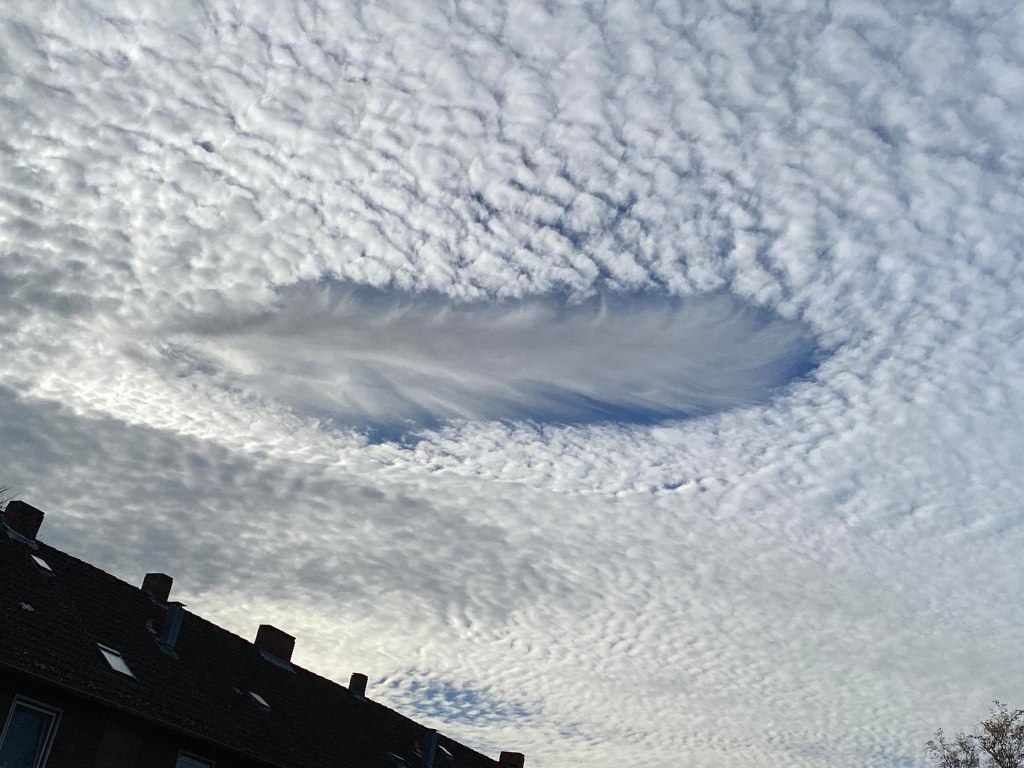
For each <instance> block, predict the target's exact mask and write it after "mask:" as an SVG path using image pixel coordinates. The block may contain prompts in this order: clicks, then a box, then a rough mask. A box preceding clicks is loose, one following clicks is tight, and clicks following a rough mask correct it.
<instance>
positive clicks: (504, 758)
mask: <svg viewBox="0 0 1024 768" xmlns="http://www.w3.org/2000/svg"><path fill="white" fill-rule="evenodd" d="M498 765H500V766H503V768H523V766H525V765H526V755H524V754H523V753H522V752H502V753H501V756H500V757H499V758H498Z"/></svg>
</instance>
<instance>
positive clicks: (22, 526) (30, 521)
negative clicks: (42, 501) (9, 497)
mask: <svg viewBox="0 0 1024 768" xmlns="http://www.w3.org/2000/svg"><path fill="white" fill-rule="evenodd" d="M3 518H4V522H5V523H7V527H8V528H10V529H11V530H12V531H14V532H15V533H17V534H19V535H21V536H24V537H25V538H26V539H31V540H32V541H35V538H36V534H38V533H39V526H41V525H42V524H43V511H42V510H41V509H36V508H35V507H33V506H32V505H31V504H26V503H25V502H24V501H19V500H18V499H14V500H13V501H9V502H7V509H5V510H4V515H3Z"/></svg>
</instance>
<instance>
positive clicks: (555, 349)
mask: <svg viewBox="0 0 1024 768" xmlns="http://www.w3.org/2000/svg"><path fill="white" fill-rule="evenodd" d="M225 326H226V327H227V330H223V328H224V327H225ZM297 338H301V339H303V343H302V344H296V343H295V340H296V339H297ZM177 342H178V345H180V344H184V345H185V347H187V348H188V355H189V356H190V357H192V358H193V359H194V360H195V361H196V365H197V366H201V367H202V369H204V370H206V371H216V372H217V374H218V375H219V376H222V377H223V379H224V381H225V382H226V383H228V385H230V386H232V387H242V388H246V389H251V390H252V391H255V392H258V393H260V394H261V395H263V396H267V397H270V398H273V399H275V400H277V401H280V402H283V403H286V404H288V405H289V406H290V407H292V408H293V409H294V411H295V412H296V413H299V414H302V415H307V416H316V417H319V418H324V419H331V420H333V421H334V422H335V423H337V424H340V425H344V426H351V427H356V428H361V429H365V430H367V431H368V432H369V433H370V434H372V435H375V436H377V437H381V436H385V437H393V436H398V435H401V434H403V433H405V432H408V431H414V430H416V429H419V428H422V427H424V426H433V425H437V424H439V423H442V422H444V421H447V420H459V419H467V420H474V419H481V420H504V419H508V420H529V421H534V422H541V423H568V424H573V423H575V424H579V423H593V422H601V421H615V422H619V423H651V422H656V421H662V420H668V419H676V418H687V417H694V416H701V415H706V414H709V413H714V412H717V411H721V410H724V409H728V408H735V407H737V406H743V405H748V404H752V403H758V402H763V401H764V400H766V399H767V398H769V397H771V396H772V395H773V394H774V393H776V392H778V391H779V389H780V388H782V387H785V386H786V385H788V384H789V383H791V382H793V381H794V380H795V379H798V378H800V377H803V376H805V375H807V374H808V373H809V372H810V371H811V370H812V369H813V367H814V365H815V362H816V359H817V352H816V347H815V345H814V340H813V337H812V335H811V334H810V332H809V331H808V329H807V328H806V327H805V326H804V325H802V324H801V323H799V322H797V321H793V320H788V319H784V318H782V317H779V316H777V315H774V314H772V313H770V312H768V311H766V310H763V309H758V308H754V307H751V306H749V305H746V304H744V303H742V302H741V301H740V300H738V299H737V298H735V297H734V296H732V295H730V294H727V293H717V294H711V295H705V296H693V297H686V298H675V297H669V296H665V295H657V294H653V293H641V294H618V293H612V294H605V295H601V296H597V297H594V298H591V299H588V300H585V301H571V300H569V299H567V298H566V297H564V296H560V297H544V298H528V299H522V300H515V301H488V302H483V301H481V302H466V303H457V302H453V301H452V300H451V299H448V298H447V297H442V296H439V295H437V294H431V293H408V292H403V291H397V290H377V289H372V288H366V287H355V286H352V285H349V284H344V283H340V282H337V281H330V280H326V281H324V280H322V281H317V282H315V283H306V284H301V285H298V286H294V287H290V288H287V289H282V290H281V292H280V295H279V302H278V304H277V306H276V308H275V309H274V310H273V311H271V312H267V313H264V314H261V315H258V316H253V317H250V318H248V319H246V320H244V321H242V322H234V323H230V324H221V329H220V330H214V325H213V324H207V323H204V324H203V327H202V328H198V327H196V328H192V329H190V330H189V331H188V332H187V333H185V334H183V336H182V337H180V338H179V339H177ZM176 348H177V349H179V350H180V346H177V345H176Z"/></svg>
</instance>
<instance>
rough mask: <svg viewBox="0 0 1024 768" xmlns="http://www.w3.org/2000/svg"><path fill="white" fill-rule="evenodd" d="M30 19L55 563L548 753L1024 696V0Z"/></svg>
mask: <svg viewBox="0 0 1024 768" xmlns="http://www.w3.org/2000/svg"><path fill="white" fill-rule="evenodd" d="M0 17H2V26H0V99H2V108H0V253H2V261H0V294H2V301H0V334H2V345H3V354H2V355H0V403H2V409H0V413H2V414H3V419H2V426H0V428H2V432H3V434H2V439H3V442H2V445H3V447H2V448H0V459H2V471H3V477H2V478H0V479H2V480H3V481H5V482H7V483H9V484H11V485H13V486H14V487H15V488H16V489H17V490H18V491H20V492H22V493H23V495H24V496H25V497H26V498H27V499H29V500H30V501H32V502H34V503H37V504H38V505H39V506H40V507H42V508H44V509H48V510H50V511H51V515H50V518H49V519H48V523H47V528H48V530H49V540H50V541H51V542H52V543H54V544H55V545H57V546H64V547H65V548H68V549H70V550H71V551H72V552H74V553H76V554H78V555H80V556H82V557H84V558H86V559H89V560H92V561H94V562H97V563H98V564H100V565H102V566H103V567H105V568H107V569H108V570H112V571H114V572H115V573H118V574H119V575H121V576H123V577H125V578H128V579H132V580H134V579H137V578H138V577H139V575H140V574H141V573H142V572H144V571H145V570H150V569H166V570H168V571H169V572H171V573H174V574H175V575H176V576H177V577H178V582H177V583H178V584H179V585H180V589H181V591H182V593H183V595H184V597H183V599H185V600H186V601H187V602H188V603H189V605H190V607H192V608H195V609H196V610H197V611H199V612H201V613H204V614H205V615H208V616H210V617H211V618H213V619H214V620H217V621H219V622H221V623H223V624H224V625H226V626H228V627H230V628H232V629H233V630H235V631H237V632H239V633H240V634H243V635H251V634H252V633H253V631H254V629H255V625H256V624H258V623H259V622H260V621H266V620H270V621H273V622H274V623H275V624H278V625H279V626H282V627H285V628H287V629H288V630H290V631H293V632H294V633H295V634H297V635H298V636H299V638H300V640H299V647H298V657H299V660H300V662H301V663H304V664H306V665H308V666H311V667H313V668H314V669H317V670H318V671H321V672H323V673H325V674H328V675H330V676H332V677H335V678H336V679H340V680H344V679H345V677H346V676H347V675H348V673H349V672H350V671H352V670H353V669H361V670H364V671H367V672H369V673H370V674H371V677H372V678H374V679H375V680H376V685H375V686H374V695H376V696H378V697H379V698H381V699H382V700H385V701H387V702H389V703H391V704H394V705H397V706H399V707H401V708H402V709H404V710H406V711H409V712H411V713H414V714H418V715H419V716H420V717H422V718H424V719H425V720H428V721H430V722H431V723H433V724H436V725H438V726H439V727H441V728H443V729H444V730H445V731H446V732H449V733H451V734H452V735H453V736H455V737H457V738H460V739H462V740H464V741H467V742H468V743H471V744H473V745H474V746H476V747H478V748H481V749H486V750H490V751H495V750H497V749H501V748H505V749H508V748H516V749H522V750H523V751H525V752H527V753H528V755H529V757H528V759H529V760H530V763H531V765H539V766H574V765H592V766H611V765H622V764H629V765H638V766H648V765H649V766H654V765H663V764H665V763H666V762H671V763H681V764H685V765H693V766H749V765H758V766H787V767H789V766H851V767H853V766H857V767H858V768H859V767H860V766H893V765H915V764H919V761H920V757H921V755H920V746H919V745H920V743H921V741H922V740H923V739H924V738H925V737H926V736H927V734H928V733H929V732H930V731H931V730H932V729H933V728H934V727H935V726H937V725H947V726H955V725H958V724H967V723H969V722H971V721H972V720H974V719H975V718H976V717H977V716H978V714H979V713H980V712H983V711H984V707H985V704H986V702H987V701H988V700H990V699H992V698H996V697H998V698H1000V699H1004V700H1007V701H1010V702H1013V701H1021V700H1024V687H1022V686H1024V684H1022V683H1021V681H1022V680H1024V659H1022V655H1021V653H1020V638H1021V637H1022V636H1024V609H1021V607H1020V605H1019V602H1020V601H1019V600H1018V599H1017V597H1018V596H1019V595H1020V594H1021V593H1022V591H1024V577H1022V575H1021V569H1020V566H1019V559H1020V554H1019V553H1020V552H1021V550H1022V548H1024V527H1022V525H1021V523H1022V517H1021V511H1020V504H1019V499H1020V498H1021V497H1022V495H1024V488H1022V481H1021V477H1022V476H1024V472H1022V471H1021V470H1022V467H1021V456H1022V455H1024V437H1022V436H1021V435H1022V434H1024V430H1022V427H1024V418H1022V415H1024V396H1022V383H1024V370H1022V367H1024V348H1022V347H1024V343H1022V338H1024V313H1022V310H1021V306H1022V300H1024V295H1022V294H1024V279H1022V278H1024V275H1022V274H1021V272H1022V270H1021V253H1022V249H1024V217H1021V216H1020V214H1019V212H1020V211H1021V210H1024V199H1022V197H1024V195H1022V188H1021V186H1022V181H1021V180H1022V178H1024V167H1022V166H1024V152H1022V150H1021V147H1022V146H1024V141H1022V140H1024V135H1022V134H1024V128H1022V125H1024V122H1022V120H1021V119H1020V118H1021V116H1022V112H1024V110H1022V106H1024V66H1022V65H1024V43H1022V41H1024V11H1022V9H1021V7H1020V4H1019V3H1016V2H990V3H980V2H979V3H956V4H952V3H940V2H905V3H899V4H896V3H877V2H833V3H830V4H804V3H801V2H797V0H790V2H785V3H782V2H766V3H759V4H756V5H755V4H749V5H747V4H744V5H736V4H729V3H715V2H704V3H689V4H679V3H675V2H671V3H669V2H665V3H659V2H646V3H642V2H618V3H616V2H600V3H587V2H576V3H542V2H529V1H526V2H518V3H509V4H495V3H473V2H459V3H431V2H423V1H422V0H418V1H417V2H407V3H402V2H390V3H388V2H385V3H375V4H360V3H356V2H350V3H345V2H342V3H280V4H269V3H266V4H264V3H257V2H252V3H246V4H243V6H242V7H241V8H237V7H232V6H230V5H228V4H222V3H218V2H205V3H197V4H194V5H188V4H185V3H178V4H175V7H174V9H173V12H171V11H169V10H166V9H164V8H163V7H161V6H160V5H159V4H155V3H150V4H147V3H140V2H137V1H136V2H131V3H117V2H105V3H102V4H89V3H86V2H80V3H53V4H49V5H47V6H46V7H45V8H42V7H40V6H39V4H35V3H32V4H30V3H17V2H14V3H7V4H5V5H3V6H2V8H0ZM527 351H528V352H530V353H531V354H525V353H526V352H527ZM374 430H377V431H378V432H380V433H382V434H383V436H384V437H387V436H399V435H401V434H403V433H405V432H409V431H412V432H415V435H416V438H417V439H416V440H415V441H412V440H407V441H403V442H395V441H389V440H380V439H371V438H373V437H374ZM378 436H379V435H378Z"/></svg>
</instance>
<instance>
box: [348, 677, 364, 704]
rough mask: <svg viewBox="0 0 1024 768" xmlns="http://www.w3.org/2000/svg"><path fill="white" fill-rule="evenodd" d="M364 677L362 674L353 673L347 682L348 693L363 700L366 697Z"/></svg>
mask: <svg viewBox="0 0 1024 768" xmlns="http://www.w3.org/2000/svg"><path fill="white" fill-rule="evenodd" d="M366 679H367V678H366V675H364V674H363V673H362V672H353V673H352V677H351V678H350V679H349V681H348V690H349V693H354V694H355V695H356V696H359V697H360V698H363V697H365V696H366Z"/></svg>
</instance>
